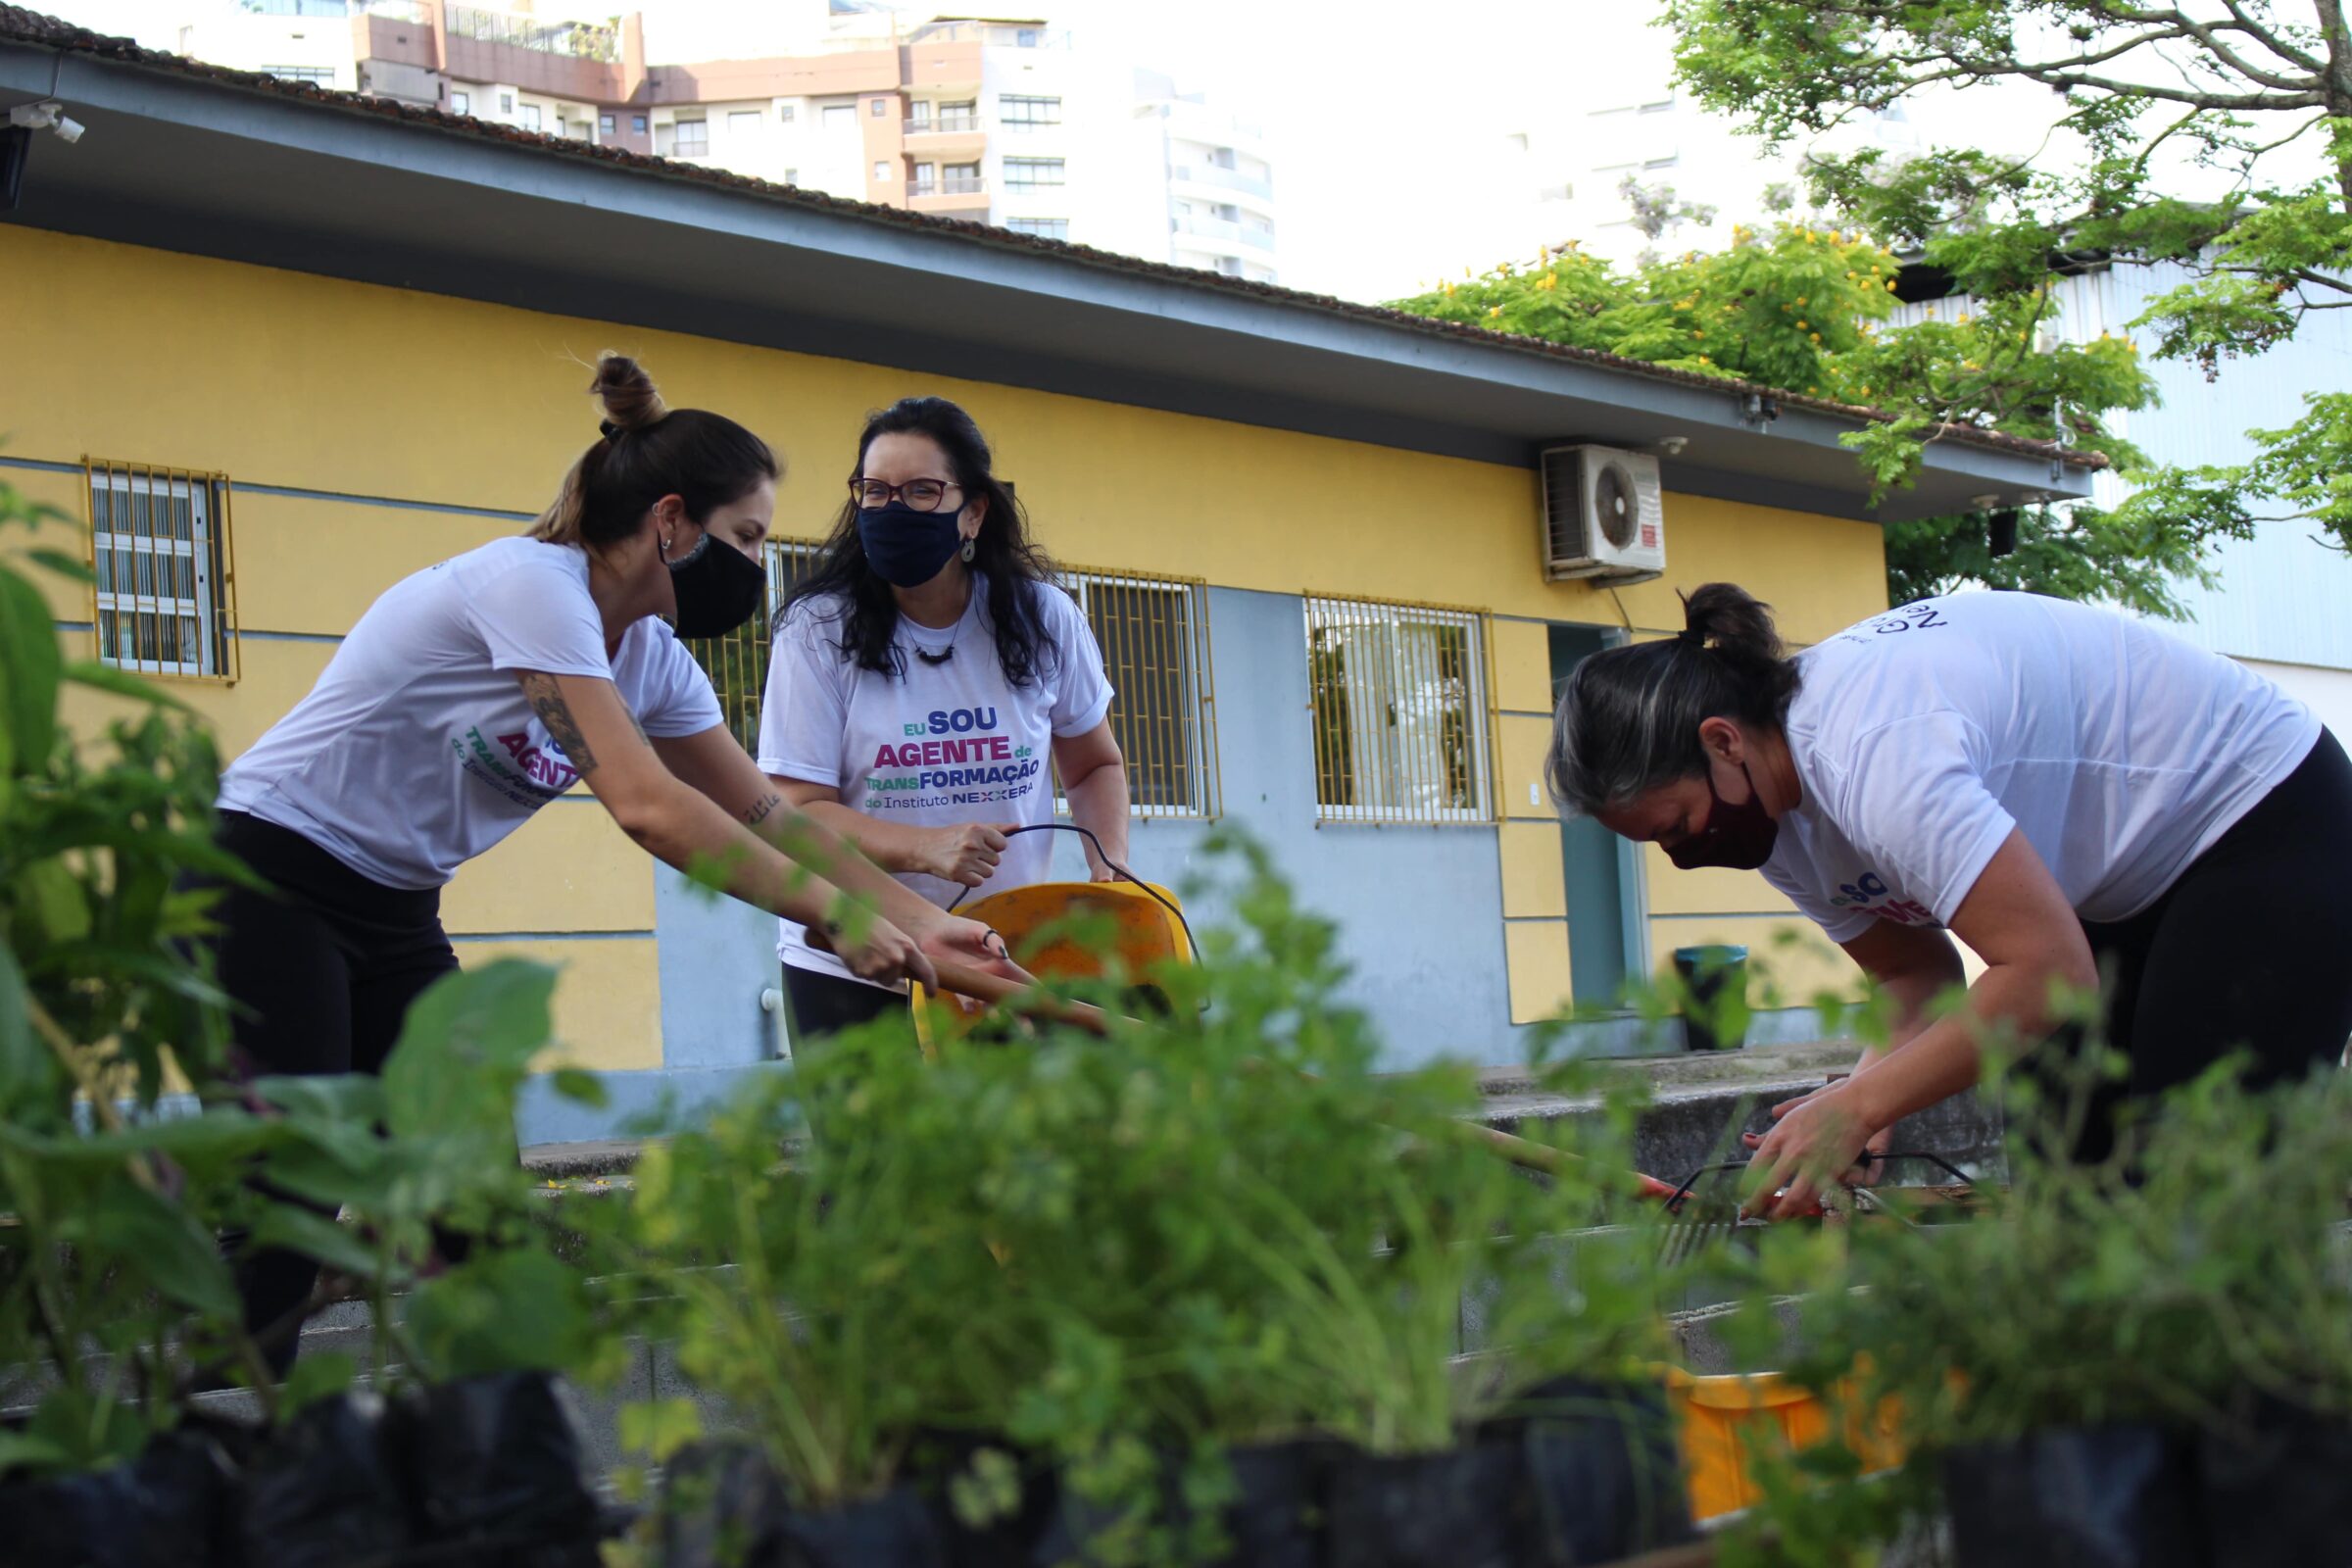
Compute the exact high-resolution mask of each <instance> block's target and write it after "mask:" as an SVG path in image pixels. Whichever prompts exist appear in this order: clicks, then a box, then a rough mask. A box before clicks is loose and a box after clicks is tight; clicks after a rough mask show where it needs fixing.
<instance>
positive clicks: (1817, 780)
mask: <svg viewBox="0 0 2352 1568" xmlns="http://www.w3.org/2000/svg"><path fill="white" fill-rule="evenodd" d="M1797 662H1798V667H1799V668H1800V669H1801V670H1802V671H1803V676H1804V684H1803V686H1802V688H1801V689H1800V690H1799V691H1798V693H1797V695H1796V698H1795V701H1794V702H1793V703H1791V704H1790V706H1789V723H1788V735H1789V752H1790V754H1791V755H1792V757H1793V758H1794V760H1795V763H1796V771H1797V777H1798V780H1799V782H1800V783H1801V785H1802V786H1803V789H1804V802H1803V804H1802V805H1801V806H1800V807H1799V808H1798V809H1796V810H1794V811H1790V812H1788V813H1786V814H1785V815H1783V816H1782V817H1781V819H1780V836H1779V839H1778V841H1777V842H1776V843H1775V844H1774V846H1773V853H1772V858H1771V859H1769V860H1767V861H1766V862H1765V863H1764V867H1763V869H1764V875H1765V876H1766V878H1767V879H1769V880H1770V881H1771V883H1772V885H1773V886H1774V887H1777V888H1779V889H1780V890H1781V891H1782V892H1783V893H1786V894H1787V895H1788V896H1789V898H1790V899H1791V900H1793V901H1794V902H1795V904H1796V907H1798V908H1799V909H1802V910H1803V911H1804V912H1805V913H1806V914H1807V915H1808V916H1810V917H1811V918H1812V919H1813V920H1814V921H1815V922H1816V923H1818V924H1819V925H1820V926H1821V928H1822V929H1823V930H1824V931H1825V932H1827V933H1828V934H1829V936H1830V938H1831V940H1833V941H1836V942H1847V941H1851V940H1852V939H1853V938H1855V937H1857V936H1859V935H1861V934H1862V933H1863V932H1864V931H1866V930H1868V929H1869V928H1870V923H1871V920H1872V919H1873V918H1874V917H1875V918H1878V919H1882V920H1891V921H1894V922H1895V923H1897V924H1900V925H1932V926H1939V925H1948V924H1950V922H1951V919H1952V916H1953V915H1954V914H1955V913H1956V912H1957V911H1958V910H1959V907H1960V904H1961V901H1962V900H1964V899H1965V898H1967V896H1968V893H1969V890H1970V889H1972V888H1973V887H1975V886H1976V882H1977V878H1978V877H1979V876H1981V875H1982V874H1983V873H1984V870H1985V865H1986V863H1987V862H1988V861H1990V860H1991V858H1992V857H1993V853H1994V852H1995V851H1996V850H1998V849H1999V848H2000V847H2001V843H2002V841H2003V840H2005V839H2006V838H2007V837H2008V836H2009V833H2010V830H2011V829H2012V828H2017V829H2022V830H2023V831H2024V833H2025V835H2026V839H2027V842H2029V843H2030V844H2032V845H2033V846H2034V853H2035V854H2037V855H2039V856H2040V857H2041V858H2042V860H2043V861H2044V863H2046V864H2047V865H2048V866H2049V868H2050V872H2051V874H2052V875H2053V876H2055V877H2056V878H2057V881H2058V886H2059V887H2060V888H2061V889H2062V890H2063V891H2064V892H2065V894H2066V898H2067V902H2068V903H2069V904H2071V905H2073V906H2074V908H2075V911H2076V912H2077V913H2078V914H2080V915H2081V916H2082V918H2083V919H2084V920H2088V921H2092V922H2106V921H2114V920H2122V919H2126V918H2129V917H2130V916H2131V915H2134V914H2137V913H2138V912H2139V911H2140V910H2142V909H2144V908H2146V907H2148V906H2149V905H2151V904H2153V903H2154V902H2155V901H2156V900H2157V898H2159V897H2160V896H2161V895H2162V894H2163V893H2164V892H2165V890H2166V889H2168V888H2170V887H2171V886H2172V885H2173V882H2174V879H2175V878H2177V877H2179V876H2180V873H2181V871H2182V870H2184V869H2185V868H2186V867H2187V866H2188V863H2189V862H2190V861H2191V860H2194V859H2195V858H2197V857H2198V856H2199V855H2201V854H2203V853H2204V852H2205V851H2206V850H2207V849H2209V848H2210V847H2211V846H2212V845H2213V843H2214V841H2215V840H2216V839H2219V838H2220V837H2221V836H2222V835H2223V834H2224V833H2226V832H2228V831H2229V828H2230V826H2231V824H2233V823H2235V822H2236V821H2237V819H2238V818H2239V817H2241V816H2243V815H2244V814H2245V813H2246V812H2247V811H2248V810H2249V809H2252V808H2253V807H2254V806H2255V805H2256V803H2258V802H2259V801H2261V799H2262V798H2263V797H2264V796H2265V795H2267V794H2269V793H2270V791H2271V790H2272V789H2273V788H2275V787H2276V786H2277V785H2278V783H2279V782H2280V781H2281V780H2283V779H2284V778H2285V777H2286V776H2287V774H2289V773H2291V772H2292V771H2294V769H2295V766H2296V764H2297V763H2299V762H2301V761H2302V760H2303V759H2304V757H2305V755H2306V754H2308V753H2309V752H2310V750H2311V748H2312V745H2313V743H2314V742H2316V741H2317V740H2318V739H2319V735H2320V721H2319V719H2318V718H2317V717H2316V716H2315V715H2314V714H2313V713H2312V711H2310V710H2309V709H2307V708H2305V707H2304V706H2303V705H2302V704H2301V703H2299V702H2297V701H2295V699H2293V698H2291V697H2289V696H2287V695H2286V693H2284V692H2282V691H2280V690H2279V689H2278V687H2276V686H2274V685H2272V684H2271V683H2270V682H2269V681H2267V680H2264V679H2263V678H2262V677H2261V676H2259V675H2256V674H2254V673H2253V672H2252V671H2251V670H2248V669H2247V668H2245V666H2243V665H2242V664H2237V663H2233V662H2230V661H2229V660H2227V659H2224V658H2222V657H2221V656H2220V655H2218V654H2209V653H2207V652H2205V651H2204V650H2202V649H2200V648H2196V647H2193V646H2191V645H2190V644H2189V643H2187V642H2184V641H2182V640H2181V639H2180V638H2178V637H2175V636H2172V635H2171V634H2169V633H2167V632H2163V631H2159V630H2157V629H2156V628H2155V627H2153V626H2150V625H2147V624H2145V623H2143V622H2141V621H2136V620H2132V619H2131V618H2129V617H2127V616H2124V615H2120V614H2116V613H2112V612H2109V611H2104V610H2094V609H2091V608H2089V607H2088V606H2084V605H2078V604H2072V603H2069V602H2067V601H2064V600H2057V599H2043V598H2040V597H2038V596H2035V595H2033V594H2022V593H1970V594H1960V595H1955V596H1952V597H1949V598H1943V599H1925V600H1921V601H1920V602H1919V603H1918V604H1915V605H1908V606H1905V607H1904V608H1902V609H1900V610H1894V611H1889V612H1887V613H1886V614H1883V615H1877V616H1873V617H1872V618H1871V619H1869V620H1865V621H1863V622H1861V623H1859V624H1858V625H1855V626H1851V627H1849V628H1847V629H1846V630H1844V631H1842V632H1839V633H1838V635H1837V636H1835V637H1832V638H1831V639H1829V640H1828V641H1827V642H1824V643H1822V644H1820V645H1819V646H1817V647H1814V648H1810V649H1807V650H1806V651H1805V652H1804V653H1802V654H1800V655H1798V656H1797Z"/></svg>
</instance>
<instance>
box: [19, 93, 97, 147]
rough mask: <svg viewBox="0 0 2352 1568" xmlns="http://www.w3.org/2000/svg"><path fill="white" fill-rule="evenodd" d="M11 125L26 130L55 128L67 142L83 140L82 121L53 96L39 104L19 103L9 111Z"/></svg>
mask: <svg viewBox="0 0 2352 1568" xmlns="http://www.w3.org/2000/svg"><path fill="white" fill-rule="evenodd" d="M8 123H9V125H10V126H11V127H12V128H14V127H19V126H21V127H23V128H25V129H26V130H54V131H56V132H57V133H58V135H59V136H60V137H62V138H63V139H64V140H65V141H66V142H67V143H69V144H71V143H73V142H77V141H79V140H81V132H82V129H83V126H82V123H81V122H80V121H78V120H75V119H73V118H72V117H71V116H69V115H68V114H67V113H66V106H65V105H64V104H61V103H59V102H58V101H57V100H56V99H54V98H51V99H48V100H46V101H44V102H41V103H37V104H19V105H17V107H16V108H14V109H11V110H10V111H9V112H8Z"/></svg>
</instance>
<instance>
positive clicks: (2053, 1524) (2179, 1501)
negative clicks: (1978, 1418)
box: [1943, 1426, 2201, 1568]
mask: <svg viewBox="0 0 2352 1568" xmlns="http://www.w3.org/2000/svg"><path fill="white" fill-rule="evenodd" d="M1943 1488H1944V1501H1945V1504H1946V1506H1947V1508H1948V1509H1949V1511H1950V1513H1951V1516H1952V1540H1953V1544H1954V1547H1955V1560H1956V1563H1957V1568H2196V1565H2197V1564H2198V1563H2199V1561H2200V1559H2201V1553H2200V1551H2199V1550H2198V1544H2199V1532H2198V1528H2197V1525H2198V1521H2197V1510H2196V1502H2195V1486H2194V1482H2193V1466H2192V1463H2191V1452H2190V1443H2189V1440H2188V1439H2186V1438H2184V1437H2181V1436H2180V1435H2178V1434H2175V1433H2171V1432H2166V1431H2163V1430H2161V1429H2159V1428H2156V1427H2149V1426H2106V1427H2052V1428H2049V1429H2047V1430H2045V1431H2041V1432H2035V1433H2033V1434H2031V1435H2029V1436H2027V1437H2025V1438H2022V1439H2020V1440H2019V1441H2017V1442H2015V1443H2007V1444H1999V1445H1986V1446H1981V1447H1973V1448H1963V1449H1958V1450H1955V1451H1954V1452H1952V1453H1949V1454H1946V1455H1945V1456H1944V1460H1943Z"/></svg>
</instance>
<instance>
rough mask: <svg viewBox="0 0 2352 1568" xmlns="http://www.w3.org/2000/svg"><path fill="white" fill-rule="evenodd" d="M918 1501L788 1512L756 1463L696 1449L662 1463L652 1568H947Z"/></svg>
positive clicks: (737, 1448) (726, 1450) (900, 1493)
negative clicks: (663, 1482) (658, 1558)
mask: <svg viewBox="0 0 2352 1568" xmlns="http://www.w3.org/2000/svg"><path fill="white" fill-rule="evenodd" d="M947 1562H948V1558H947V1555H946V1553H945V1551H944V1550H943V1549H942V1547H941V1544H940V1538H939V1531H938V1529H937V1528H936V1526H935V1525H934V1524H933V1522H932V1518H931V1510H930V1508H929V1506H928V1505H927V1504H926V1503H925V1501H924V1499H923V1495H922V1494H921V1493H919V1492H917V1491H916V1490H915V1489H914V1488H912V1487H900V1488H898V1489H897V1490H895V1491H893V1492H891V1493H889V1494H887V1495H884V1496H881V1497H877V1498H874V1499H873V1500H871V1501H869V1502H859V1503H853V1504H851V1505H850V1506H849V1507H846V1508H835V1509H828V1510H825V1511H822V1512H803V1511H800V1510H798V1509H795V1508H794V1507H793V1506H792V1502H791V1498H790V1496H789V1495H787V1493H786V1491H785V1488H784V1485H783V1481H782V1479H781V1478H780V1477H778V1476H777V1475H776V1473H775V1471H774V1470H773V1469H772V1468H771V1467H770V1466H769V1465H768V1463H767V1459H766V1456H765V1455H763V1454H762V1453H760V1450H759V1449H758V1448H756V1447H753V1446H750V1445H747V1444H709V1445H703V1444H698V1445H695V1446H691V1447H689V1448H686V1449H684V1450H682V1451H681V1452H680V1453H679V1454H678V1455H677V1456H676V1458H674V1459H673V1460H672V1461H671V1463H670V1468H669V1478H668V1482H667V1487H666V1495H665V1496H664V1499H663V1503H662V1568H947Z"/></svg>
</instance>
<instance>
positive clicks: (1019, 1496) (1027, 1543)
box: [907, 1431, 1057, 1568]
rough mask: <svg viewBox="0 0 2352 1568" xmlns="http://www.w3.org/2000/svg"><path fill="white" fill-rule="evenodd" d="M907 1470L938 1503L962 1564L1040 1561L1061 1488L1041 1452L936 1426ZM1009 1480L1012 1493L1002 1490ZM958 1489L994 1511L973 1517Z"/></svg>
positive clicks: (1022, 1567)
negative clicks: (958, 1500)
mask: <svg viewBox="0 0 2352 1568" xmlns="http://www.w3.org/2000/svg"><path fill="white" fill-rule="evenodd" d="M907 1470H908V1472H909V1473H910V1474H911V1475H912V1476H913V1477H914V1483H915V1485H916V1487H917V1488H918V1489H919V1490H920V1491H921V1492H922V1495H923V1496H924V1498H925V1499H926V1500H927V1501H928V1502H929V1503H930V1505H931V1520H932V1523H933V1525H934V1526H935V1527H936V1528H937V1530H938V1532H939V1539H940V1544H941V1547H942V1549H944V1550H945V1551H946V1553H947V1557H948V1561H950V1562H951V1563H954V1564H955V1565H956V1568H1029V1565H1030V1564H1031V1563H1033V1562H1035V1561H1036V1560H1037V1548H1038V1543H1039V1542H1040V1541H1041V1540H1042V1539H1043V1537H1044V1535H1045V1532H1046V1528H1047V1526H1048V1524H1049V1523H1050V1522H1051V1521H1052V1519H1053V1517H1054V1501H1055V1497H1056V1494H1057V1489H1056V1488H1055V1486H1054V1472H1053V1470H1052V1468H1051V1467H1050V1466H1049V1465H1047V1464H1045V1463H1043V1462H1041V1461H1040V1460H1039V1459H1038V1458H1037V1457H1036V1456H1035V1455H1033V1454H1029V1453H1025V1452H1023V1451H1022V1450H1021V1449H1020V1448H1019V1447H1018V1446H1015V1445H1014V1444H1012V1443H1011V1442H1010V1441H1008V1440H1006V1439H1005V1438H1003V1437H998V1436H992V1435H988V1434H981V1433H971V1432H948V1431H933V1432H926V1433H924V1434H922V1435H921V1436H920V1437H918V1438H917V1439H916V1440H915V1442H914V1445H913V1446H912V1448H911V1449H910V1451H909V1452H908V1454H907ZM990 1472H997V1473H996V1474H991V1473H990ZM1004 1472H1009V1475H1008V1476H1006V1475H1004V1474H1003V1473H1004ZM1005 1481H1009V1486H1010V1492H1011V1495H1010V1496H1008V1497H1007V1496H1005V1495H1000V1494H1001V1492H1002V1490H1003V1488H1004V1486H1005ZM959 1491H968V1492H973V1493H976V1494H978V1495H980V1496H981V1497H982V1498H983V1500H984V1501H985V1502H987V1503H988V1504H990V1505H991V1509H992V1512H991V1516H990V1517H988V1518H985V1519H982V1520H979V1521H977V1522H974V1521H973V1520H970V1519H967V1518H966V1517H965V1516H964V1513H963V1512H962V1511H961V1510H960V1509H958V1508H957V1507H956V1494H957V1493H958V1492H959Z"/></svg>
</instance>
